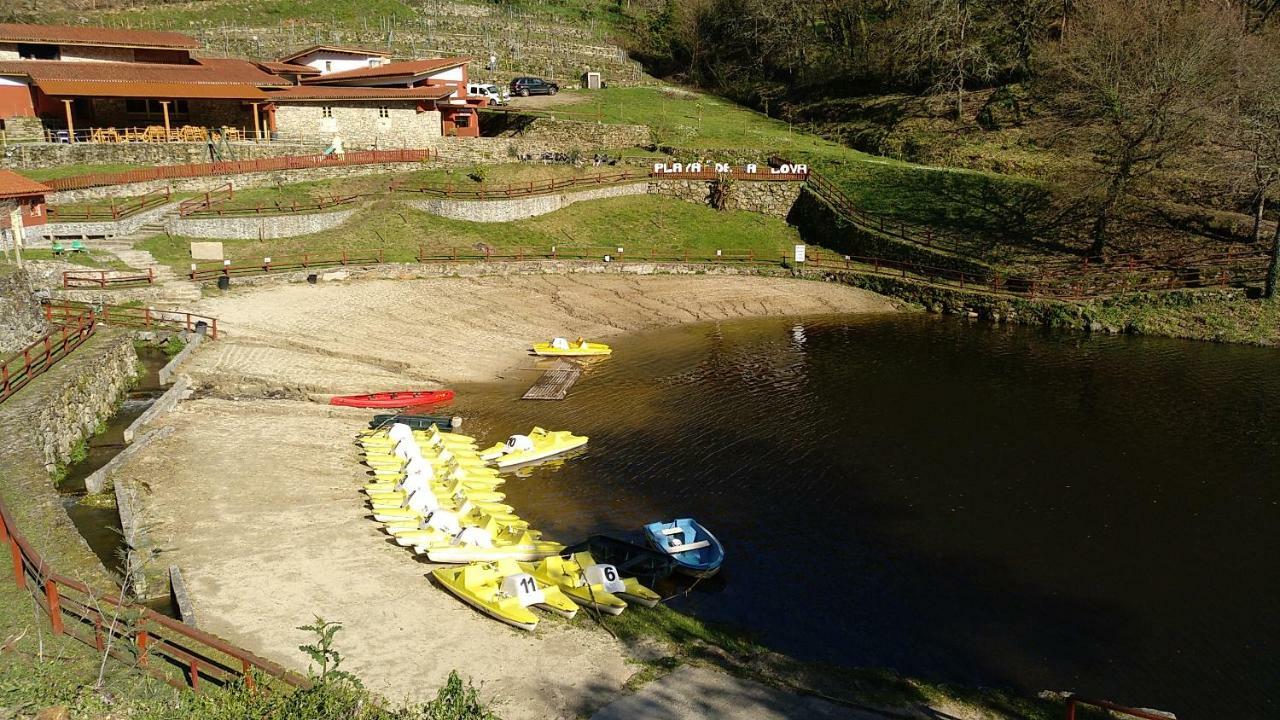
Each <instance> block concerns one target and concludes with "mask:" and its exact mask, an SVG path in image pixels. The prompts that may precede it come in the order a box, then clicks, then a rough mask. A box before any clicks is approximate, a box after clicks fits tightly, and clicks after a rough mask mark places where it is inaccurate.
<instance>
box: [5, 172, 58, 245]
mask: <svg viewBox="0 0 1280 720" xmlns="http://www.w3.org/2000/svg"><path fill="white" fill-rule="evenodd" d="M50 192H53V191H52V190H50V189H49V188H48V187H46V186H45V185H41V184H40V183H38V182H36V181H35V180H32V179H30V178H27V177H23V176H22V175H19V174H18V173H16V172H13V171H12V170H3V169H0V228H8V227H9V213H11V212H12V211H13V210H14V208H17V209H18V210H19V211H21V212H22V226H23V228H24V229H26V230H27V232H24V233H23V235H24V236H25V235H28V234H30V235H32V236H34V235H35V234H36V233H35V232H32V231H31V230H30V229H31V228H34V227H37V226H39V225H44V224H45V222H46V221H47V219H48V218H47V216H46V214H45V204H44V196H45V195H46V194H47V193H50Z"/></svg>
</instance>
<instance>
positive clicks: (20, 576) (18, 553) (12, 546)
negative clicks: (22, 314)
mask: <svg viewBox="0 0 1280 720" xmlns="http://www.w3.org/2000/svg"><path fill="white" fill-rule="evenodd" d="M30 364H31V363H30V362H28V363H27V365H28V366H30ZM9 555H11V556H12V557H13V580H14V583H15V584H16V585H17V586H18V587H19V588H25V587H26V586H27V575H26V573H25V572H23V570H22V550H21V549H20V548H19V547H18V541H17V540H16V539H14V537H13V535H10V536H9Z"/></svg>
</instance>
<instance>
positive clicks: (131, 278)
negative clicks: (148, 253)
mask: <svg viewBox="0 0 1280 720" xmlns="http://www.w3.org/2000/svg"><path fill="white" fill-rule="evenodd" d="M155 281H156V274H155V270H153V269H151V268H147V272H146V273H134V274H123V273H120V272H119V271H116V270H63V271H62V287H63V288H78V287H96V288H98V289H99V290H106V289H107V288H113V287H124V286H126V285H127V286H135V285H153V284H155Z"/></svg>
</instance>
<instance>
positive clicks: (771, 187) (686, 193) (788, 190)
mask: <svg viewBox="0 0 1280 720" xmlns="http://www.w3.org/2000/svg"><path fill="white" fill-rule="evenodd" d="M714 182H715V181H705V180H651V181H649V194H651V195H663V196H665V197H671V198H676V199H677V200H684V201H685V202H691V203H696V204H698V205H708V204H710V202H711V186H712V184H713V183H714ZM803 187H804V183H801V182H753V181H746V180H738V181H735V182H734V183H733V185H732V189H731V190H730V191H729V197H728V199H727V201H726V203H725V209H726V210H746V211H748V212H753V213H759V214H761V215H769V216H772V217H780V218H784V219H785V218H786V217H787V216H788V215H789V214H790V213H791V207H792V206H793V205H795V204H796V199H797V198H799V197H800V190H801V188H803Z"/></svg>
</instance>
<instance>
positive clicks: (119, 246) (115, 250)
mask: <svg viewBox="0 0 1280 720" xmlns="http://www.w3.org/2000/svg"><path fill="white" fill-rule="evenodd" d="M146 237H148V236H147V235H146V234H145V233H141V232H140V233H139V234H136V235H125V236H122V237H118V238H112V239H109V240H104V241H101V242H99V243H96V244H95V247H98V248H100V249H102V250H105V251H107V252H109V253H111V254H112V255H115V256H116V257H117V258H119V259H120V261H121V262H123V263H124V264H125V265H128V266H129V267H131V268H134V269H135V270H141V271H143V272H145V271H147V270H148V269H150V270H152V271H153V272H155V275H156V286H157V287H158V288H159V296H158V297H157V298H156V302H158V303H160V304H161V305H171V306H179V305H180V306H184V307H185V306H187V305H190V304H192V303H194V302H196V301H197V300H199V299H200V297H201V292H200V285H199V283H194V282H191V281H190V280H187V279H186V278H184V277H180V276H179V275H178V274H177V273H175V272H174V271H173V269H172V268H170V267H169V266H168V265H162V264H160V262H158V261H157V260H156V259H155V257H154V256H153V255H152V254H151V253H149V252H147V251H146V250H141V249H139V248H137V247H135V245H134V244H135V243H136V242H137V241H139V240H142V239H145V238H146Z"/></svg>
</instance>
